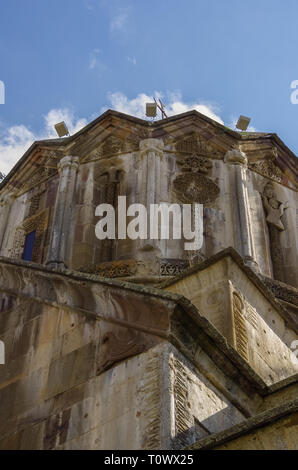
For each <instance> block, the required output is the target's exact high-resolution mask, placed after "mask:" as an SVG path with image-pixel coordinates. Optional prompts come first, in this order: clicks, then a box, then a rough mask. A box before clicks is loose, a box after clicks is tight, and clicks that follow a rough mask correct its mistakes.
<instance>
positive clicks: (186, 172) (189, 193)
mask: <svg viewBox="0 0 298 470" xmlns="http://www.w3.org/2000/svg"><path fill="white" fill-rule="evenodd" d="M195 142H197V144H196V145H195V144H194V142H193V140H190V141H187V140H186V141H183V145H182V144H181V145H182V147H181V145H180V146H179V145H178V148H186V149H191V148H196V149H197V150H198V153H193V154H192V155H191V156H187V157H186V158H184V160H183V161H182V162H180V163H179V164H180V165H181V166H182V168H181V169H182V172H183V173H182V174H180V175H178V176H176V178H175V179H174V182H173V187H174V190H175V191H176V193H177V195H178V197H179V199H180V200H181V201H182V202H184V203H190V202H198V203H200V204H206V203H208V202H211V201H213V200H214V199H216V197H217V196H218V195H219V191H220V190H219V187H218V186H217V184H215V183H214V182H213V181H212V179H210V178H208V177H207V176H206V175H208V174H209V173H210V171H211V169H212V160H211V159H210V158H207V157H206V152H207V150H206V148H205V147H204V146H202V145H201V146H200V145H199V144H198V142H199V141H197V140H196V141H195ZM184 145H185V146H184ZM203 151H205V154H204V153H202V152H203Z"/></svg>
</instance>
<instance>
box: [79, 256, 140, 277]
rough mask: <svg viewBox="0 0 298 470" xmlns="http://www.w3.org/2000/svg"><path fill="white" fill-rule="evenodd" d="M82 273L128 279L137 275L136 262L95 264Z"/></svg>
mask: <svg viewBox="0 0 298 470" xmlns="http://www.w3.org/2000/svg"><path fill="white" fill-rule="evenodd" d="M81 271H84V272H87V273H90V274H97V275H98V276H102V277H108V278H114V277H126V276H132V275H133V274H135V273H136V262H135V261H134V260H121V261H112V262H110V263H100V264H95V265H94V264H93V265H90V266H87V267H83V268H82V269H81Z"/></svg>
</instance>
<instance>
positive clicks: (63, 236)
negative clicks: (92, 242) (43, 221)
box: [47, 156, 79, 269]
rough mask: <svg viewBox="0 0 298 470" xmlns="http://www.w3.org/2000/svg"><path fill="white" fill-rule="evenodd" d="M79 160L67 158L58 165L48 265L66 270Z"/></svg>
mask: <svg viewBox="0 0 298 470" xmlns="http://www.w3.org/2000/svg"><path fill="white" fill-rule="evenodd" d="M78 166H79V158H78V157H72V156H67V157H64V158H62V159H61V160H60V162H59V163H58V171H59V175H60V180H59V186H58V192H57V197H56V205H55V213H54V218H53V225H52V231H51V241H50V247H49V253H48V259H47V265H48V266H50V267H52V268H56V269H59V268H66V267H67V266H66V262H65V258H66V247H67V241H68V234H69V229H70V224H71V213H72V207H73V199H74V191H75V183H76V174H77V169H78Z"/></svg>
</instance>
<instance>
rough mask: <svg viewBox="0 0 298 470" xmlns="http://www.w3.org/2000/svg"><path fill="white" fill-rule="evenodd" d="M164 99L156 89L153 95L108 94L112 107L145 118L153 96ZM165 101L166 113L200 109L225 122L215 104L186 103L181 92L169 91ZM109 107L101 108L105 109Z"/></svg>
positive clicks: (171, 113)
mask: <svg viewBox="0 0 298 470" xmlns="http://www.w3.org/2000/svg"><path fill="white" fill-rule="evenodd" d="M153 97H155V98H156V99H159V98H161V99H163V95H162V93H160V92H158V91H155V92H154V94H153V96H149V95H146V94H145V93H140V94H139V95H137V96H136V98H132V99H128V98H127V96H126V95H124V93H121V92H115V93H109V94H108V101H109V103H110V105H111V108H112V109H115V110H116V111H120V112H122V113H126V114H132V115H133V116H136V117H139V118H142V119H144V118H145V117H146V116H145V107H146V103H148V102H152V98H153ZM164 101H165V108H166V113H167V115H168V116H173V115H174V114H180V113H185V112H187V111H190V110H192V109H195V110H196V111H199V112H200V113H202V114H205V115H206V116H208V117H210V118H211V119H214V121H217V122H219V123H220V124H223V120H222V119H221V117H220V116H219V115H218V110H217V108H216V107H215V106H214V105H211V104H206V103H199V102H196V101H193V102H190V103H186V102H184V101H183V100H182V96H181V94H180V93H168V94H167V99H166V100H164ZM106 109H107V107H104V108H102V109H101V111H102V112H103V111H105V110H106Z"/></svg>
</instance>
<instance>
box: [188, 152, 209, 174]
mask: <svg viewBox="0 0 298 470" xmlns="http://www.w3.org/2000/svg"><path fill="white" fill-rule="evenodd" d="M182 165H183V167H182V170H183V171H192V172H194V173H203V174H208V173H209V171H210V170H211V168H212V162H211V161H210V159H209V158H205V157H203V156H201V155H197V154H193V155H192V156H191V157H187V158H185V160H184V162H183V163H182Z"/></svg>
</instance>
